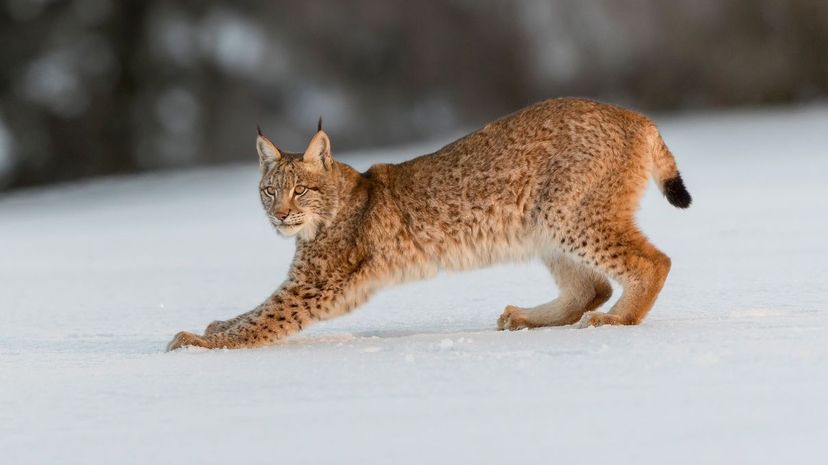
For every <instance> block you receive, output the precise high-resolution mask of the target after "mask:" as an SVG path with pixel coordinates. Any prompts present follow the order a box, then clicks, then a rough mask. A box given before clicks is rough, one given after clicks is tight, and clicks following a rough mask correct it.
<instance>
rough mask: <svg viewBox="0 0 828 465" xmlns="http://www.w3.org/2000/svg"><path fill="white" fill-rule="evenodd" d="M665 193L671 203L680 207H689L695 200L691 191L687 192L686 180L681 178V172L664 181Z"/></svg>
mask: <svg viewBox="0 0 828 465" xmlns="http://www.w3.org/2000/svg"><path fill="white" fill-rule="evenodd" d="M664 195H665V196H666V197H667V201H668V202H670V204H671V205H673V206H676V207H679V208H687V207H689V206H690V203H691V202H692V201H693V198H692V197H690V193H689V192H687V188H686V187H684V181H682V180H681V175H680V174H677V175H676V177H674V178H670V179H668V180H666V181H664Z"/></svg>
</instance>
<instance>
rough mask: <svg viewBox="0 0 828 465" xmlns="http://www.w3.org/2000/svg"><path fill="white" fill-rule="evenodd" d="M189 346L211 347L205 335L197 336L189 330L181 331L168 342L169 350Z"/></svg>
mask: <svg viewBox="0 0 828 465" xmlns="http://www.w3.org/2000/svg"><path fill="white" fill-rule="evenodd" d="M187 346H196V347H207V348H209V347H210V346H209V344H207V341H206V340H205V339H204V338H203V337H201V336H196V335H195V334H193V333H188V332H187V331H181V332H180V333H178V334H176V335H175V337H173V339H172V341H170V343H169V344H167V352H170V351H172V350H176V349H180V348H182V347H187Z"/></svg>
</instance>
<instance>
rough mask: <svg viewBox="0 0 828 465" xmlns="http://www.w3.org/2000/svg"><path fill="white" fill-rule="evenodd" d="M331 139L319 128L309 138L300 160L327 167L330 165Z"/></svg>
mask: <svg viewBox="0 0 828 465" xmlns="http://www.w3.org/2000/svg"><path fill="white" fill-rule="evenodd" d="M331 160H332V157H331V140H330V139H328V135H327V134H325V131H322V130H319V131H317V132H316V135H314V136H313V139H311V141H310V144H308V148H307V149H306V150H305V156H304V157H303V158H302V161H304V162H305V163H311V164H314V165H317V166H321V167H322V168H324V169H328V168H330V166H331Z"/></svg>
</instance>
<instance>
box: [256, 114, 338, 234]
mask: <svg viewBox="0 0 828 465" xmlns="http://www.w3.org/2000/svg"><path fill="white" fill-rule="evenodd" d="M256 150H257V151H258V152H259V168H260V170H261V174H262V177H261V180H260V181H259V194H260V196H261V199H262V205H263V206H264V209H265V213H266V214H267V217H268V219H269V220H270V223H271V224H273V226H274V227H275V228H276V230H277V231H278V232H279V234H281V235H283V236H293V235H299V237H300V238H302V239H305V240H310V239H312V238H313V237H314V236H315V235H316V232H317V230H318V228H319V226H321V225H323V224H325V222H326V221H327V220H330V219H331V218H333V217H334V216H335V215H336V206H337V182H336V173H335V170H334V163H333V158H332V157H331V141H330V139H328V135H327V134H325V132H324V131H323V130H322V122H321V120H320V124H319V129H318V130H317V132H316V134H315V135H314V136H313V138H312V139H311V141H310V144H308V148H307V149H306V150H305V152H304V153H291V152H286V151H284V150H279V149H278V148H276V146H275V145H274V144H273V142H271V141H270V139H268V138H267V137H265V136H264V135H263V134H262V132H261V131H259V135H258V137H257V138H256Z"/></svg>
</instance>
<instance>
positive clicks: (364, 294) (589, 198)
mask: <svg viewBox="0 0 828 465" xmlns="http://www.w3.org/2000/svg"><path fill="white" fill-rule="evenodd" d="M256 148H257V150H258V152H259V160H260V168H261V181H260V183H259V190H260V194H261V200H262V204H263V206H264V209H265V212H266V214H267V217H268V218H269V220H270V222H271V223H272V224H273V226H274V227H275V228H276V230H277V231H278V232H279V233H280V234H282V235H284V236H295V237H296V255H295V256H294V258H293V262H292V264H291V267H290V271H289V272H288V276H287V279H286V280H285V282H284V283H283V284H282V285H281V286H280V287H279V289H278V290H276V292H274V293H273V295H271V296H270V297H269V298H268V299H267V300H265V302H264V303H262V304H261V305H259V306H258V307H257V308H255V309H253V310H251V311H249V312H247V313H244V314H242V315H239V316H237V317H235V318H232V319H230V320H227V321H215V322H213V323H211V324H210V325H209V326H208V327H207V329H206V331H205V332H204V334H203V335H196V334H192V333H188V332H180V333H178V334H177V335H176V336H175V338H174V339H173V340H172V341H171V342H170V343H169V345H168V347H167V349H168V350H173V349H177V348H179V347H182V346H188V345H192V346H200V347H209V348H222V347H226V348H241V347H259V346H264V345H268V344H273V343H275V342H277V341H280V340H282V339H284V338H286V337H288V336H289V335H291V334H293V333H296V332H297V331H300V330H302V329H303V328H306V327H307V326H308V325H310V324H312V323H315V322H317V321H320V320H326V319H329V318H333V317H336V316H338V315H342V314H344V313H347V312H350V311H351V310H353V309H354V308H355V307H356V306H358V305H360V304H361V303H362V302H364V301H365V300H366V299H368V298H369V297H370V296H371V294H373V293H374V292H375V291H376V290H378V289H380V288H382V287H385V286H389V285H393V284H396V283H401V282H405V281H410V280H416V279H423V278H427V277H430V276H433V275H435V274H436V273H437V272H438V271H440V270H465V269H471V268H477V267H483V266H487V265H492V264H495V263H499V262H516V261H517V262H519V261H526V260H529V259H533V258H538V259H540V260H542V261H543V263H544V264H545V265H546V266H547V267H548V268H549V271H550V272H551V273H552V276H553V277H554V278H555V281H556V282H557V285H558V288H559V289H560V295H559V296H558V298H556V299H555V300H553V301H551V302H548V303H545V304H541V305H538V306H536V307H532V308H520V307H516V306H511V305H509V306H507V307H506V309H505V310H504V311H503V313H502V315H500V318H499V319H498V320H497V327H498V328H499V329H510V330H514V329H521V328H535V327H540V326H559V325H570V324H575V323H577V324H578V325H579V326H581V327H587V326H593V325H596V326H597V325H606V324H610V325H634V324H638V323H640V322H641V321H642V320H643V319H644V317H645V316H646V315H647V312H648V311H649V310H650V308H651V307H652V306H653V303H654V302H655V300H656V296H658V293H659V292H660V291H661V288H662V286H663V285H664V281H665V279H666V278H667V273H668V272H669V271H670V258H669V257H667V256H666V255H665V254H664V253H662V252H660V251H659V250H658V249H656V248H655V247H654V246H653V245H652V244H650V242H649V241H648V240H647V238H646V237H644V235H643V234H642V233H641V232H640V231H639V230H638V229H637V228H636V225H635V218H634V216H635V211H636V209H637V206H638V201H639V198H640V197H641V195H642V193H643V191H644V189H645V188H646V186H647V182H648V180H649V178H650V177H652V178H654V179H655V182H656V184H657V185H658V186H659V188H660V189H661V191H662V192H663V193H664V195H665V196H666V197H667V200H668V201H669V202H670V203H671V204H673V205H675V206H677V207H680V208H686V207H688V206H689V205H690V194H689V193H688V192H687V190H686V189H685V187H684V183H683V182H682V179H681V177H680V176H679V172H678V169H677V167H676V162H675V160H674V159H673V156H672V155H671V154H670V151H669V150H668V149H667V146H666V145H665V144H664V141H663V140H662V138H661V135H660V134H659V132H658V130H657V129H656V127H655V125H653V123H652V122H651V121H650V120H649V119H647V118H646V117H644V116H642V115H640V114H638V113H635V112H632V111H629V110H625V109H622V108H619V107H615V106H611V105H605V104H601V103H597V102H593V101H588V100H583V99H571V98H567V99H556V100H549V101H545V102H541V103H538V104H535V105H532V106H530V107H528V108H525V109H523V110H520V111H518V112H516V113H514V114H511V115H509V116H506V117H505V118H503V119H500V120H498V121H495V122H493V123H491V124H488V125H486V126H485V127H484V128H482V129H480V130H478V131H475V132H473V133H471V134H469V135H468V136H465V137H463V138H462V139H460V140H458V141H456V142H453V143H451V144H449V145H447V146H445V147H443V148H441V149H440V150H437V151H436V152H434V153H432V154H429V155H424V156H421V157H418V158H415V159H413V160H409V161H406V162H404V163H400V164H397V165H392V164H378V165H374V166H373V167H371V168H370V169H369V170H368V171H367V172H365V173H358V172H357V171H355V170H354V169H352V168H351V167H350V166H348V165H346V164H344V163H341V162H339V161H337V160H334V159H333V157H332V155H331V142H330V140H329V138H328V136H327V134H325V132H324V131H322V128H321V125H320V128H319V130H318V131H317V133H316V134H315V135H314V136H313V138H312V139H311V141H310V144H309V145H308V148H307V150H305V152H304V153H290V152H286V151H283V150H281V149H278V148H277V147H276V146H275V145H274V144H273V143H272V142H271V141H270V140H269V139H267V138H266V137H265V136H263V135H262V134H261V132H260V133H259V136H258V138H257V139H256ZM609 278H612V279H614V280H616V281H617V282H618V283H619V284H620V285H621V286H622V288H623V294H622V295H621V297H620V299H619V300H618V301H617V302H616V303H615V305H614V306H613V307H612V308H611V309H610V310H609V311H608V312H600V311H597V310H596V309H597V308H598V307H600V306H601V305H602V304H604V303H605V302H606V301H607V300H608V299H609V298H610V295H611V294H612V288H611V286H610V283H609V280H608V279H609Z"/></svg>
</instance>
